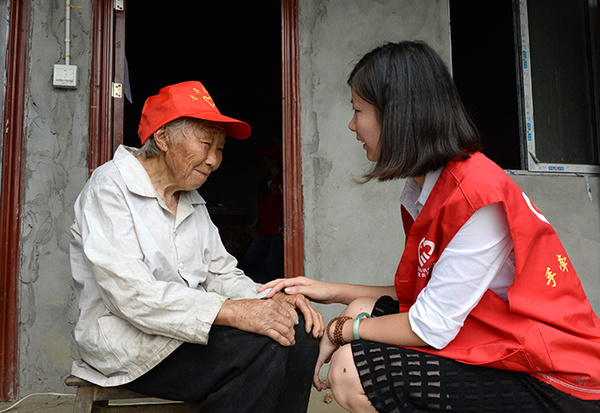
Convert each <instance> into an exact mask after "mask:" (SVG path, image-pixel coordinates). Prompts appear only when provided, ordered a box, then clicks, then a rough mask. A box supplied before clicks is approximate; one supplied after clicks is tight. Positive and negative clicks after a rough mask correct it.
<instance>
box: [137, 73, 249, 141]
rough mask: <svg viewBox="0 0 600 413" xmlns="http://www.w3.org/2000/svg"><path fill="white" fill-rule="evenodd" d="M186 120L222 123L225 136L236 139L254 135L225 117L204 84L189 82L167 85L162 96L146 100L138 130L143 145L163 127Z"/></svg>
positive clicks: (245, 125)
mask: <svg viewBox="0 0 600 413" xmlns="http://www.w3.org/2000/svg"><path fill="white" fill-rule="evenodd" d="M183 117H188V118H196V119H203V120H210V121H214V122H222V123H223V125H224V126H225V134H226V135H227V136H231V137H232V138H236V139H246V138H248V137H249V136H250V125H248V124H247V123H246V122H242V121H241V120H237V119H233V118H230V117H228V116H223V115H221V112H219V109H217V106H216V105H215V103H214V102H213V100H212V98H211V97H210V95H209V93H208V91H207V90H206V88H205V87H204V86H203V85H202V83H200V82H198V81H188V82H182V83H177V84H175V85H171V86H165V87H163V88H162V89H161V90H160V91H159V92H158V95H154V96H150V97H149V98H148V99H146V103H144V108H143V109H142V119H141V120H140V126H139V128H138V134H139V135H140V139H141V140H142V145H143V144H144V143H145V142H146V140H147V139H148V138H149V137H150V136H152V134H153V133H154V132H156V131H157V130H158V129H159V128H160V127H161V126H163V125H166V124H167V123H169V122H171V121H172V120H175V119H177V118H183Z"/></svg>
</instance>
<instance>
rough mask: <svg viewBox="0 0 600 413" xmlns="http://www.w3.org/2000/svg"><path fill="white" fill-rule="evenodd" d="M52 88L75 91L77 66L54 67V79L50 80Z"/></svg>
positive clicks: (57, 65)
mask: <svg viewBox="0 0 600 413" xmlns="http://www.w3.org/2000/svg"><path fill="white" fill-rule="evenodd" d="M52 84H53V85H54V87H60V88H67V89H76V88H77V66H75V65H59V64H56V65H54V77H53V79H52Z"/></svg>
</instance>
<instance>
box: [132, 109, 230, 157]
mask: <svg viewBox="0 0 600 413" xmlns="http://www.w3.org/2000/svg"><path fill="white" fill-rule="evenodd" d="M188 126H189V127H192V128H193V129H196V130H199V131H202V132H205V133H207V134H209V135H211V136H216V135H224V134H225V126H224V125H223V124H222V123H220V122H212V121H208V120H203V119H196V118H178V119H175V120H173V121H171V122H169V123H167V124H166V125H165V128H166V129H167V131H168V132H169V134H170V135H171V136H173V135H175V134H177V133H179V132H181V133H182V134H183V136H185V137H188V136H187V135H186V134H185V130H186V128H187V127H188ZM162 153H163V151H162V150H161V149H160V148H159V147H158V146H157V145H156V141H155V140H154V134H152V135H151V136H150V137H149V138H148V140H146V142H145V143H144V145H143V146H142V147H141V148H140V149H138V150H137V151H135V153H134V155H135V156H142V157H143V158H144V159H148V158H154V157H156V156H159V155H160V154H162Z"/></svg>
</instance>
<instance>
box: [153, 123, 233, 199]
mask: <svg viewBox="0 0 600 413" xmlns="http://www.w3.org/2000/svg"><path fill="white" fill-rule="evenodd" d="M170 142H171V145H169V149H168V150H167V151H166V157H165V162H166V164H167V168H169V172H170V175H171V176H172V177H173V181H174V182H175V183H176V184H177V185H179V186H180V187H181V190H187V191H191V190H193V189H197V188H199V187H200V186H202V184H204V182H206V180H207V179H208V176H209V175H210V174H211V172H213V171H214V170H216V169H217V168H219V166H220V165H221V161H222V160H223V147H224V146H225V134H223V133H222V132H219V131H216V130H210V129H202V128H201V127H197V126H188V127H186V128H184V129H182V130H181V131H179V132H175V133H173V135H172V136H171V137H170Z"/></svg>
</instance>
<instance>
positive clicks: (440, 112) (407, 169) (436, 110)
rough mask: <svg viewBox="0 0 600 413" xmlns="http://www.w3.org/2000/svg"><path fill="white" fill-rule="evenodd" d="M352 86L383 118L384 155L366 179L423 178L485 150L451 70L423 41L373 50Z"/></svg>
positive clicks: (381, 151)
mask: <svg viewBox="0 0 600 413" xmlns="http://www.w3.org/2000/svg"><path fill="white" fill-rule="evenodd" d="M348 85H349V86H350V87H351V88H352V90H353V91H354V93H356V94H357V95H358V96H360V97H361V98H362V99H364V100H365V101H366V102H368V103H370V104H372V105H374V106H375V107H376V108H377V112H378V115H379V117H380V121H381V135H380V138H379V159H378V160H377V162H376V163H375V165H374V166H373V168H372V169H371V171H370V172H367V173H366V174H365V175H364V177H363V178H364V180H363V181H362V182H368V181H370V180H371V179H374V178H377V179H378V180H379V181H387V180H390V179H394V178H406V177H416V176H422V175H425V174H426V173H427V172H431V171H435V170H437V169H439V168H441V167H443V166H445V165H446V164H447V163H448V162H449V161H451V160H452V159H467V158H469V154H471V153H473V152H476V151H478V150H480V149H481V140H480V137H479V133H478V132H477V129H476V127H475V125H474V124H473V122H472V120H471V119H470V117H469V115H468V114H467V112H466V109H465V107H464V105H463V103H462V101H461V99H460V96H459V94H458V90H457V89H456V86H455V85H454V82H453V81H452V78H451V77H450V73H449V72H448V69H447V68H446V66H445V65H444V62H442V59H441V58H440V57H439V55H438V54H437V53H436V52H435V51H434V50H433V49H432V48H431V47H430V46H428V45H427V44H425V43H424V42H420V41H404V42H400V43H388V44H385V45H383V46H380V47H378V48H376V49H374V50H372V51H371V52H369V53H367V54H366V55H365V56H364V57H363V58H362V59H361V60H360V61H359V62H358V64H357V65H356V66H355V67H354V69H353V70H352V73H351V74H350V76H349V78H348Z"/></svg>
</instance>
